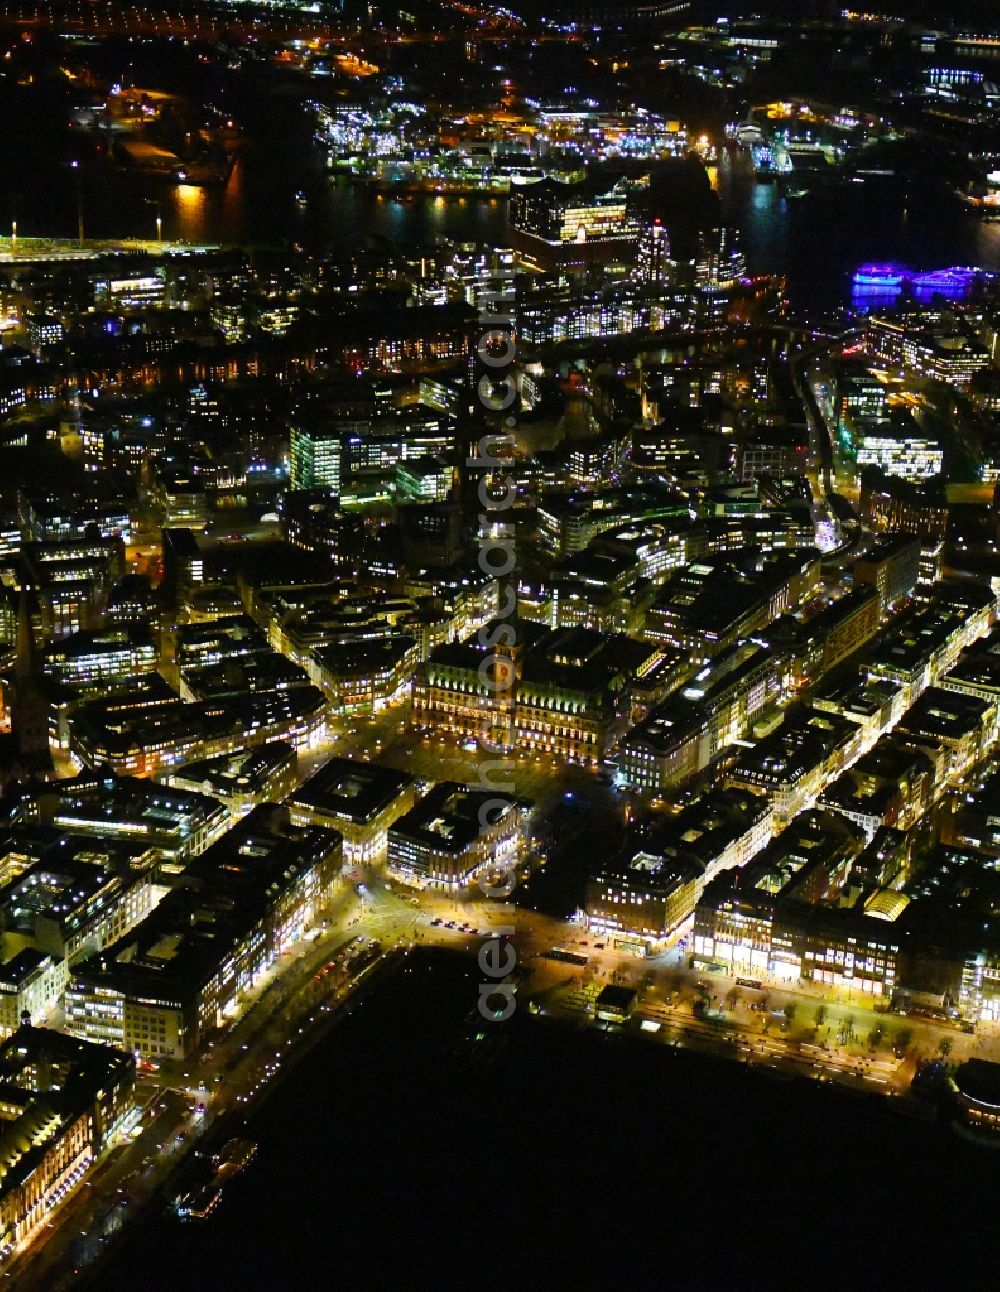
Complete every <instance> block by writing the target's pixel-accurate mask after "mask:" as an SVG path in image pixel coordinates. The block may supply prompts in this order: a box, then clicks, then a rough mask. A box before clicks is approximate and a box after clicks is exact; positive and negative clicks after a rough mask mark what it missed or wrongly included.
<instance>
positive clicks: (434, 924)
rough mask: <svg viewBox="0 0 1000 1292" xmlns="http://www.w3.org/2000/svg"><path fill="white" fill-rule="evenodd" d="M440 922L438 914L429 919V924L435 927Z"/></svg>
mask: <svg viewBox="0 0 1000 1292" xmlns="http://www.w3.org/2000/svg"><path fill="white" fill-rule="evenodd" d="M440 923H441V917H440V915H438V916H437V917H436V918H435V919H433V920H431V925H432V927H436V926H437V925H438V924H440Z"/></svg>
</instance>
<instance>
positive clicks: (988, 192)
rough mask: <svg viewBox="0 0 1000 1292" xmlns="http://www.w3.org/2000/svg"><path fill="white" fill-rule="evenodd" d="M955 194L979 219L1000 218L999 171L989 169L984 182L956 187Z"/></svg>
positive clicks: (992, 219) (990, 219)
mask: <svg viewBox="0 0 1000 1292" xmlns="http://www.w3.org/2000/svg"><path fill="white" fill-rule="evenodd" d="M955 196H956V197H957V198H958V200H959V201H960V202H964V203H965V205H966V206H967V207H969V208H970V210H972V211H974V212H975V214H976V215H978V216H979V218H980V219H981V220H989V221H994V220H1000V171H991V172H990V174H989V175H987V177H986V181H985V183H981V184H968V185H966V187H965V188H956V189H955Z"/></svg>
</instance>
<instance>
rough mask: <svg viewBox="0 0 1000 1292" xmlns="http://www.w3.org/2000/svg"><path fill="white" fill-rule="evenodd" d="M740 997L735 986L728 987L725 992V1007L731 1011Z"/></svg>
mask: <svg viewBox="0 0 1000 1292" xmlns="http://www.w3.org/2000/svg"><path fill="white" fill-rule="evenodd" d="M739 998H740V993H739V992H738V991H737V990H736V988H735V987H730V988H729V990H728V991H727V992H726V1009H728V1010H730V1011H732V1010H734V1009H735V1008H736V1003H737V1001H738V1000H739Z"/></svg>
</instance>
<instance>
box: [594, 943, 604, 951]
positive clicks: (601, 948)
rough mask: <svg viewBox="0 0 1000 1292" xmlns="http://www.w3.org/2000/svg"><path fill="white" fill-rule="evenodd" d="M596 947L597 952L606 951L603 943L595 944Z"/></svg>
mask: <svg viewBox="0 0 1000 1292" xmlns="http://www.w3.org/2000/svg"><path fill="white" fill-rule="evenodd" d="M594 946H595V947H596V948H597V950H598V951H603V950H604V943H603V942H595V943H594Z"/></svg>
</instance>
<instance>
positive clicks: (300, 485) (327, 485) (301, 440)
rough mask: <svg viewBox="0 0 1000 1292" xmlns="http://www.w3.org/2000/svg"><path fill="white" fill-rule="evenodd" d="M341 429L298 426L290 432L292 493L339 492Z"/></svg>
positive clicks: (332, 425) (322, 425)
mask: <svg viewBox="0 0 1000 1292" xmlns="http://www.w3.org/2000/svg"><path fill="white" fill-rule="evenodd" d="M341 432H342V427H341V425H340V423H339V422H326V423H311V424H305V423H302V422H298V423H296V424H295V425H293V426H292V430H291V445H290V457H291V483H292V488H293V489H329V490H330V491H331V492H332V493H339V492H340V460H341V453H342V445H341Z"/></svg>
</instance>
